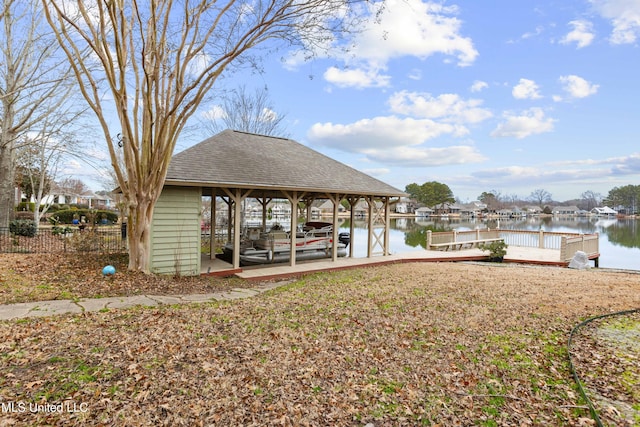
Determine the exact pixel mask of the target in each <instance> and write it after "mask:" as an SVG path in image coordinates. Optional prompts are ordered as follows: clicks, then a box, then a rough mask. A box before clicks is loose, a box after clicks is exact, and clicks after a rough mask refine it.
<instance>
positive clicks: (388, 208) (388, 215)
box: [384, 197, 391, 256]
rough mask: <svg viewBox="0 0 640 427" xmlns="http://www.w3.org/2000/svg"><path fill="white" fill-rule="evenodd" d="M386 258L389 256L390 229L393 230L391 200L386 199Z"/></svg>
mask: <svg viewBox="0 0 640 427" xmlns="http://www.w3.org/2000/svg"><path fill="white" fill-rule="evenodd" d="M384 206H385V207H384V256H388V255H389V229H390V228H391V206H390V204H389V198H388V197H385V198H384Z"/></svg>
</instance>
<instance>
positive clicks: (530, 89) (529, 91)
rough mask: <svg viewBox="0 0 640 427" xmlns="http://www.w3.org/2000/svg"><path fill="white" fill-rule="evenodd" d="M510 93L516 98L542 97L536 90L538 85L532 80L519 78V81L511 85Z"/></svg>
mask: <svg viewBox="0 0 640 427" xmlns="http://www.w3.org/2000/svg"><path fill="white" fill-rule="evenodd" d="M511 94H512V95H513V97H514V98H516V99H539V98H542V96H541V95H540V93H539V92H538V85H537V84H536V82H534V81H533V80H529V79H520V82H519V83H518V84H517V85H515V86H514V87H513V90H512V91H511Z"/></svg>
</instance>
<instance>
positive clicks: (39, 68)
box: [0, 0, 71, 228]
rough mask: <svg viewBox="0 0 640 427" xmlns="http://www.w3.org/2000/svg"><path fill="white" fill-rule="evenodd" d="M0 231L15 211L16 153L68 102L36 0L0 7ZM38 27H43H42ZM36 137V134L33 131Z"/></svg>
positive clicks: (66, 71)
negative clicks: (30, 134) (28, 134)
mask: <svg viewBox="0 0 640 427" xmlns="http://www.w3.org/2000/svg"><path fill="white" fill-rule="evenodd" d="M0 13H1V15H0V16H1V19H0V228H2V227H7V226H8V223H9V220H10V219H11V217H12V216H13V209H14V206H15V200H14V199H15V187H14V182H15V173H16V155H17V153H16V150H18V149H20V148H21V144H22V143H24V142H31V141H32V140H31V139H30V138H26V137H25V135H26V133H27V132H32V131H33V130H34V129H37V128H38V127H39V126H40V125H41V124H42V122H43V121H44V120H45V119H46V118H47V117H48V116H50V115H51V114H52V113H53V112H55V111H59V110H60V109H61V107H62V105H63V104H65V103H66V102H69V97H68V96H67V95H68V92H65V91H68V87H69V85H68V84H69V81H70V80H69V77H70V76H71V74H70V71H71V69H70V67H69V64H68V61H67V60H66V58H61V57H60V56H59V55H58V53H60V48H59V47H58V46H57V44H56V43H55V38H54V37H53V34H52V32H51V29H50V28H49V26H47V25H46V23H45V22H44V20H43V17H42V7H41V6H40V4H39V1H37V0H31V1H26V0H4V2H3V3H1V4H0ZM43 24H44V25H43ZM36 132H37V131H36Z"/></svg>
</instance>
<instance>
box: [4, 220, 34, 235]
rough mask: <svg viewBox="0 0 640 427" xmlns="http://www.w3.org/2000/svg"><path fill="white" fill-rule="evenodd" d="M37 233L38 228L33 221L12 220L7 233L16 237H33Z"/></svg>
mask: <svg viewBox="0 0 640 427" xmlns="http://www.w3.org/2000/svg"><path fill="white" fill-rule="evenodd" d="M37 231H38V228H37V227H36V223H35V222H33V220H28V219H14V220H13V221H11V222H10V223H9V232H11V234H13V235H16V236H26V237H33V236H35V235H36V232H37Z"/></svg>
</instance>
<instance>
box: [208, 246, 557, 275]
mask: <svg viewBox="0 0 640 427" xmlns="http://www.w3.org/2000/svg"><path fill="white" fill-rule="evenodd" d="M487 257H488V254H487V252H483V251H481V250H480V249H477V248H471V249H463V250H459V251H427V250H424V251H412V252H404V253H398V254H394V255H389V256H376V257H372V258H348V257H345V258H338V260H337V261H336V262H332V261H330V260H327V261H324V260H314V261H300V262H297V263H296V265H295V266H293V267H292V266H290V265H289V264H285V263H282V264H273V265H261V266H252V267H242V268H241V269H239V270H233V269H232V268H231V264H229V263H226V262H224V261H222V260H218V259H215V260H210V259H209V258H208V257H207V256H205V257H203V259H202V274H209V275H221V276H232V275H235V276H237V277H241V278H243V279H247V280H269V279H275V278H283V277H290V276H300V275H303V274H309V273H314V272H319V271H336V270H342V269H347V268H357V267H369V266H375V265H384V264H393V263H404V262H456V261H482V260H486V259H487ZM504 261H505V262H514V263H525V264H540V265H556V266H566V263H565V262H561V261H560V251H559V250H554V249H538V248H529V247H519V246H509V248H508V249H507V255H506V256H505V257H504Z"/></svg>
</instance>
